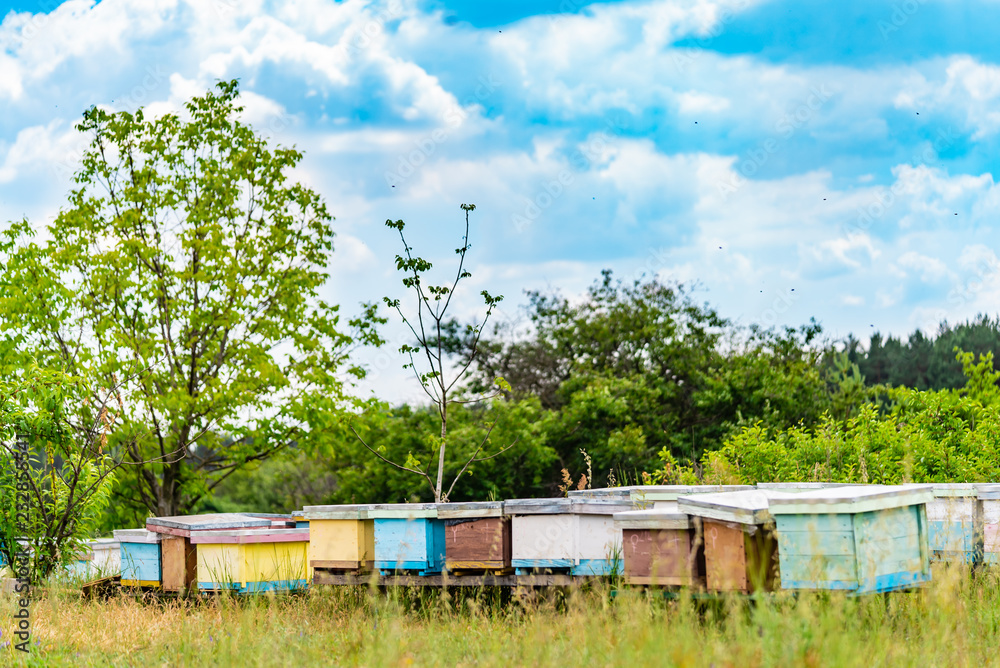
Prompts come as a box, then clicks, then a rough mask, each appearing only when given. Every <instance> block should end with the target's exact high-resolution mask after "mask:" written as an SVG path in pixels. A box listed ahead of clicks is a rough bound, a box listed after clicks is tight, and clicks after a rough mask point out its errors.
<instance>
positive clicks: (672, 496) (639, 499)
mask: <svg viewBox="0 0 1000 668" xmlns="http://www.w3.org/2000/svg"><path fill="white" fill-rule="evenodd" d="M748 489H753V486H752V485H638V486H636V487H632V488H630V490H631V493H630V496H631V498H632V501H633V502H635V503H644V502H652V501H676V500H677V497H679V496H684V495H686V494H708V493H713V492H735V491H742V490H748Z"/></svg>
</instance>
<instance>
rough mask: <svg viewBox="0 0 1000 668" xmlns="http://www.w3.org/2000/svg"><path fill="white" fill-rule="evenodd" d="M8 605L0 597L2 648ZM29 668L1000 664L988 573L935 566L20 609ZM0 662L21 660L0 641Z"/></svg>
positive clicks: (997, 589)
mask: <svg viewBox="0 0 1000 668" xmlns="http://www.w3.org/2000/svg"><path fill="white" fill-rule="evenodd" d="M13 610H14V604H13V601H12V600H10V599H6V598H5V599H3V600H2V602H0V613H2V615H3V619H4V622H3V625H2V628H3V638H2V641H0V642H2V643H7V642H8V641H9V639H10V637H11V636H10V622H9V620H10V619H11V614H12V613H13ZM32 618H33V632H34V636H33V638H32V644H33V647H32V656H31V657H30V659H29V660H27V661H26V662H25V663H26V664H27V665H51V666H62V665H101V666H105V665H115V666H150V665H163V666H168V665H169V666H198V665H241V666H286V665H300V666H310V665H361V666H408V665H415V666H435V665H440V666H510V665H518V666H560V667H567V666H591V665H594V666H612V665H626V666H637V665H656V666H660V665H666V666H716V667H722V666H737V667H739V668H751V667H753V666H956V665H966V666H985V665H1000V649H998V648H1000V574H998V573H996V572H982V573H978V574H976V575H974V576H972V575H970V574H969V573H968V572H967V571H965V570H962V569H947V570H944V569H942V570H939V571H937V572H936V573H935V581H934V583H933V584H932V585H931V586H929V587H928V588H927V589H925V590H922V591H919V592H912V593H899V594H891V595H884V596H883V595H876V596H868V597H864V598H858V599H849V598H846V597H844V596H841V595H834V596H830V595H803V596H798V597H796V596H791V595H788V594H779V595H771V596H767V597H763V598H761V599H759V600H753V601H748V600H745V599H736V598H732V599H716V600H700V599H697V600H692V599H691V598H690V597H686V596H681V597H680V598H678V599H676V600H665V599H664V598H663V597H662V596H659V595H653V594H644V593H642V592H640V591H637V590H623V591H621V592H618V593H617V595H612V593H611V590H610V589H608V588H606V587H603V586H601V587H594V588H592V589H590V590H577V591H569V592H558V593H557V592H551V591H550V592H546V593H545V594H544V595H534V596H519V597H515V598H514V599H513V600H511V601H503V602H501V601H499V600H498V599H497V594H496V592H486V591H480V592H471V593H468V594H466V595H451V594H442V593H441V592H438V591H433V592H431V591H424V592H422V593H419V592H417V590H407V591H398V592H394V593H389V594H386V593H380V592H377V591H372V590H369V589H368V588H364V587H359V588H349V589H348V588H341V589H317V590H314V591H312V592H310V593H309V594H306V595H301V596H284V597H273V596H260V597H256V598H248V599H237V598H230V597H223V598H217V599H212V600H205V601H178V600H170V601H140V600H136V599H134V598H129V597H125V596H114V597H112V598H110V599H107V600H102V601H87V600H81V599H80V597H79V596H78V595H75V594H73V593H70V592H68V591H66V590H63V591H61V592H56V591H50V592H48V593H47V594H46V595H44V596H43V597H42V598H41V599H40V600H39V601H37V602H36V603H35V604H34V605H33V607H32ZM0 657H2V659H0V663H3V664H5V665H9V664H10V663H21V662H22V661H24V659H23V656H20V655H19V653H14V652H13V651H12V647H11V646H9V645H7V646H4V647H3V649H2V650H0Z"/></svg>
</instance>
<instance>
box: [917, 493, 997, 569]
mask: <svg viewBox="0 0 1000 668" xmlns="http://www.w3.org/2000/svg"><path fill="white" fill-rule="evenodd" d="M927 541H928V544H929V546H930V549H931V560H932V561H945V562H950V561H954V562H960V563H965V564H976V563H979V562H980V561H981V560H982V555H983V502H982V501H981V500H980V499H979V486H978V485H977V484H975V483H935V484H934V498H933V499H932V500H930V501H928V503H927Z"/></svg>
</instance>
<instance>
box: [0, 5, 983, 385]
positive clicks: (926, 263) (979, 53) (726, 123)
mask: <svg viewBox="0 0 1000 668" xmlns="http://www.w3.org/2000/svg"><path fill="white" fill-rule="evenodd" d="M0 17H3V18H2V23H0V111H2V113H0V224H4V223H5V222H6V221H10V220H15V219H20V218H22V217H25V216H26V217H28V218H29V219H30V220H31V221H33V222H34V223H35V224H36V225H37V226H39V227H40V228H41V227H44V226H45V225H47V224H48V223H49V222H51V221H52V220H53V218H54V217H55V215H56V213H57V212H58V210H59V208H60V207H61V206H62V205H63V203H64V202H65V198H66V193H67V191H68V190H69V187H70V179H71V176H72V174H73V172H74V171H75V169H76V167H77V164H78V163H77V160H78V158H79V155H80V151H81V149H82V147H83V146H85V144H86V139H87V138H86V137H84V136H82V135H80V134H79V133H77V132H76V131H75V129H74V124H75V122H76V121H77V120H78V119H79V118H80V116H81V114H82V112H83V111H84V110H85V109H87V108H89V107H90V106H92V105H99V106H104V107H107V108H108V109H111V110H129V111H134V110H135V109H136V108H138V107H140V106H142V107H146V108H147V111H148V112H149V113H163V112H165V111H170V110H175V109H179V108H180V106H181V105H182V104H183V102H184V101H185V100H186V99H189V98H190V97H191V96H193V95H198V94H201V93H203V92H204V91H205V90H206V89H207V88H209V87H211V86H212V85H213V84H214V83H215V82H216V81H218V80H220V79H232V78H239V79H240V82H241V90H242V91H243V96H242V97H243V99H242V102H243V104H244V106H245V107H246V112H245V117H246V119H247V120H248V121H249V122H251V123H252V124H253V125H254V127H256V128H257V129H258V130H259V131H260V132H262V133H264V134H266V135H267V136H268V137H269V138H270V139H271V140H272V141H274V142H275V143H280V144H284V145H295V146H297V147H298V148H300V149H302V150H303V151H305V158H304V160H303V161H302V163H301V165H300V166H299V168H298V169H297V171H296V174H295V175H296V177H297V178H299V179H300V180H302V181H303V182H305V183H307V184H308V185H310V186H311V187H313V188H314V189H316V190H317V191H318V192H320V193H321V194H322V195H323V197H324V198H325V200H326V202H327V204H328V207H329V208H330V210H331V212H332V213H333V214H334V215H335V216H336V223H335V229H336V231H337V240H336V245H337V250H336V251H335V253H334V254H333V256H332V262H331V265H330V267H329V272H330V281H329V284H328V286H327V287H326V290H325V296H327V297H328V298H330V299H332V300H334V301H335V302H336V303H339V304H341V305H342V309H343V310H344V312H345V313H351V312H355V311H357V309H358V304H359V303H360V302H365V301H378V300H379V299H380V298H381V297H382V296H383V295H389V296H392V297H405V293H404V292H403V288H402V287H401V285H400V284H399V277H398V276H397V275H396V273H395V266H394V262H393V256H394V254H395V253H396V252H398V250H399V245H398V238H396V237H394V236H393V232H392V230H389V229H387V228H386V227H385V225H384V222H385V220H386V219H393V220H395V219H404V220H405V221H406V222H407V231H408V233H409V234H411V235H412V238H411V242H412V245H413V246H414V247H415V249H416V252H418V253H419V254H421V255H423V256H424V257H427V258H428V259H430V260H432V261H433V262H434V263H435V267H436V268H437V269H440V270H442V271H444V272H448V273H450V272H451V271H452V263H453V262H454V257H455V256H454V249H455V248H456V247H457V246H458V245H459V242H460V236H461V231H462V224H463V219H462V211H461V210H460V209H459V205H460V204H462V203H474V204H476V206H477V209H476V211H475V212H474V213H473V214H472V233H471V242H472V250H471V251H470V254H469V266H470V269H471V271H472V273H473V277H472V279H470V280H469V281H468V282H467V284H466V285H465V286H464V287H463V289H462V291H461V292H460V293H459V295H458V297H457V299H458V301H457V303H456V309H457V310H456V315H458V316H460V317H462V318H470V317H472V316H473V315H475V314H476V313H479V312H481V311H482V308H481V302H480V301H478V297H477V295H478V293H479V291H480V290H482V289H488V290H489V291H490V292H492V293H500V294H503V295H505V297H506V299H505V301H504V303H503V308H502V309H501V310H500V312H499V313H498V314H497V318H498V319H500V320H507V321H513V322H515V323H517V322H523V320H524V311H523V308H522V306H523V304H524V303H525V301H526V299H525V296H524V291H525V290H543V291H545V290H557V291H560V292H561V293H562V294H564V295H565V296H567V297H569V298H574V297H578V296H579V295H581V294H582V293H583V292H584V291H585V289H586V287H587V286H588V285H589V284H591V283H592V282H593V281H594V280H596V279H597V278H598V277H599V275H600V271H601V270H602V269H605V268H609V269H612V270H613V271H614V272H615V274H616V275H617V276H619V277H621V278H623V279H625V280H629V281H631V280H633V279H637V278H643V277H645V278H649V277H652V276H657V277H659V278H660V279H661V280H664V281H676V282H682V283H685V284H687V285H689V286H693V289H694V295H695V298H696V299H697V300H698V301H704V302H707V303H709V304H711V305H712V306H714V307H716V308H717V309H718V310H719V311H720V312H721V314H722V315H724V316H726V317H728V318H730V319H732V320H733V321H735V322H739V323H743V324H750V323H757V324H761V325H763V326H784V325H790V326H798V325H801V324H803V323H806V322H808V320H809V319H810V318H815V319H816V320H817V321H818V322H819V323H820V324H821V325H822V326H823V328H824V331H825V333H826V334H827V335H828V336H830V337H832V338H834V339H837V338H843V337H846V336H847V335H848V334H854V335H855V336H857V337H859V338H862V339H863V340H866V339H867V338H868V336H870V334H871V333H873V332H875V331H878V332H881V333H883V334H889V333H892V334H896V335H902V336H905V335H907V334H908V333H909V332H912V331H913V330H914V329H917V328H920V329H922V330H924V331H930V332H933V331H935V330H936V329H937V326H938V323H940V322H941V321H942V320H948V321H949V322H953V323H954V322H959V321H962V320H964V319H967V318H970V317H973V316H975V315H976V314H977V313H989V314H995V313H996V312H997V310H998V309H997V306H996V305H997V304H998V303H1000V302H998V297H1000V260H998V258H997V247H998V241H1000V234H998V225H997V222H998V214H1000V187H998V186H997V183H996V181H997V178H998V170H1000V150H998V149H1000V40H997V39H996V37H995V31H996V27H997V26H1000V2H998V1H997V0H963V1H962V2H959V1H958V0H895V1H893V2H882V1H879V0H843V1H841V2H836V3H833V2H824V3H820V2H815V3H813V2H809V3H803V2H801V0H794V1H792V0H769V1H768V0H685V1H679V0H678V1H657V2H648V1H642V2H638V1H624V0H623V1H618V2H589V1H587V0H532V1H528V0H512V1H510V2H482V1H481V0H480V1H473V0H378V1H366V0H343V1H340V2H333V1H331V0H283V1H280V2H261V1H257V0H173V1H172V0H103V1H102V2H100V3H95V2H93V1H92V0H68V1H67V2H64V3H61V4H60V3H58V2H56V1H54V0H46V1H43V2H29V1H27V0H18V1H16V2H13V3H3V2H0ZM387 335H388V337H389V339H390V341H391V343H392V344H393V345H398V344H399V343H403V342H407V341H406V340H405V337H404V336H403V334H402V333H401V331H400V330H399V328H398V327H395V328H392V327H390V328H389V329H387ZM392 349H393V346H392V345H390V347H389V348H387V349H386V350H382V351H365V352H363V353H362V356H363V361H364V362H365V363H367V364H368V365H369V367H370V369H371V371H372V374H371V377H370V379H369V381H368V382H367V383H366V384H365V386H364V387H363V388H362V390H363V391H364V392H375V393H376V394H378V395H379V396H382V397H384V398H387V399H390V400H394V401H396V400H398V401H402V400H413V399H415V398H418V397H419V390H418V388H417V387H416V386H415V385H414V384H412V383H409V384H407V383H405V382H402V381H401V377H402V376H401V373H402V372H400V371H399V369H398V366H399V364H400V363H401V361H400V360H399V359H398V356H396V355H394V354H393V353H392Z"/></svg>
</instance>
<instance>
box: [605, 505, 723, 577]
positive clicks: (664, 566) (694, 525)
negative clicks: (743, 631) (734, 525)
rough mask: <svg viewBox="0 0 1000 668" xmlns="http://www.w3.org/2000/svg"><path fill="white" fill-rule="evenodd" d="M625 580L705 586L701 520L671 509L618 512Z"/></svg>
mask: <svg viewBox="0 0 1000 668" xmlns="http://www.w3.org/2000/svg"><path fill="white" fill-rule="evenodd" d="M614 518H615V526H616V527H617V528H618V529H620V530H621V532H622V554H623V557H624V561H625V580H626V582H628V583H629V584H635V585H677V586H687V587H692V586H693V587H698V588H702V587H704V586H705V551H704V549H703V545H702V540H701V531H700V529H701V522H700V521H699V520H698V518H692V517H690V516H688V515H686V514H684V513H672V512H670V511H667V510H656V509H653V510H630V511H627V512H623V513H615V516H614Z"/></svg>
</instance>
